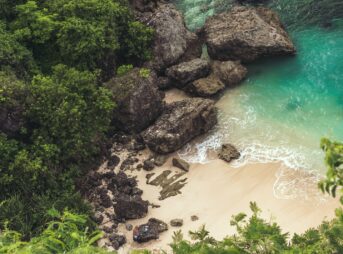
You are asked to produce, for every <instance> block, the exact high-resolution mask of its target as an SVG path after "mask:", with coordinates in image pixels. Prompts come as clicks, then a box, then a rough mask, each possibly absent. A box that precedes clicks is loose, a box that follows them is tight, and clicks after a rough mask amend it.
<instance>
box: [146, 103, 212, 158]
mask: <svg viewBox="0 0 343 254" xmlns="http://www.w3.org/2000/svg"><path fill="white" fill-rule="evenodd" d="M216 123H217V109H216V107H215V106H214V102H213V101H212V100H208V99H201V98H191V99H185V100H182V101H177V102H173V103H171V104H169V105H168V106H167V107H166V109H165V111H164V112H163V114H162V115H161V116H160V117H159V118H158V119H157V121H156V122H155V123H154V124H153V125H152V126H150V127H149V128H148V129H146V130H145V131H144V132H143V134H142V136H143V139H144V141H145V143H146V144H147V146H148V147H149V148H150V149H151V150H152V151H154V152H156V153H160V154H167V153H171V152H174V151H176V150H178V149H179V148H181V147H182V146H183V145H185V144H186V143H187V142H189V141H190V140H192V139H193V138H194V137H196V136H199V135H201V134H204V133H206V132H207V131H209V130H210V129H211V128H212V127H213V126H214V125H215V124H216Z"/></svg>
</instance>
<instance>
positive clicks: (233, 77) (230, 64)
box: [211, 61, 248, 87]
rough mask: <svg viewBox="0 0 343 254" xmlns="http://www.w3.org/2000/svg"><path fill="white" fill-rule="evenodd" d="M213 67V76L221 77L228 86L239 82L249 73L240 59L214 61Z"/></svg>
mask: <svg viewBox="0 0 343 254" xmlns="http://www.w3.org/2000/svg"><path fill="white" fill-rule="evenodd" d="M211 68H212V74H213V76H215V77H217V78H219V79H220V80H221V81H222V82H223V83H224V84H225V85H226V86H228V87H230V86H234V85H237V84H239V83H240V82H241V81H242V80H243V79H244V78H245V76H246V75H247V73H248V70H247V69H246V68H245V67H244V66H243V65H241V64H240V62H239V61H225V62H221V61H213V62H212V63H211Z"/></svg>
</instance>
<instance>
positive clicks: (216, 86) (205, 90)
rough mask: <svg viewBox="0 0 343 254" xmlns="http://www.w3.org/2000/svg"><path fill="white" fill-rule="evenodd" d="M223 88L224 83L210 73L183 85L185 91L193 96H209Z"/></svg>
mask: <svg viewBox="0 0 343 254" xmlns="http://www.w3.org/2000/svg"><path fill="white" fill-rule="evenodd" d="M224 88H225V85H224V83H223V82H221V80H220V79H218V78H217V77H215V76H213V75H211V76H209V77H207V78H202V79H198V80H195V81H193V82H192V83H190V84H188V85H187V86H186V87H185V91H186V92H187V93H189V94H191V95H193V96H199V97H211V96H214V95H216V94H218V93H219V92H220V91H222V90H223V89H224Z"/></svg>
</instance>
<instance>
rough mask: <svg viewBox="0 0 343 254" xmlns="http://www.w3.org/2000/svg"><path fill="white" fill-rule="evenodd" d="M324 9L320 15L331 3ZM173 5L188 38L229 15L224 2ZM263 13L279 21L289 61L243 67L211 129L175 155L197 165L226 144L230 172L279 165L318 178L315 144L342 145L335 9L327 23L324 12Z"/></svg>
mask: <svg viewBox="0 0 343 254" xmlns="http://www.w3.org/2000/svg"><path fill="white" fill-rule="evenodd" d="M318 2H320V3H322V4H323V3H324V2H325V1H318ZM326 2H327V5H326V6H327V8H328V9H329V8H330V6H332V4H333V3H334V1H326ZM176 4H177V6H178V7H179V8H180V9H181V10H182V11H183V13H184V15H185V20H186V22H187V25H188V26H189V28H190V29H192V30H194V29H196V28H198V27H200V26H201V25H202V24H203V23H204V22H205V20H206V18H207V16H211V15H213V14H215V13H217V12H220V11H222V10H224V9H229V8H230V6H231V4H232V2H230V1H225V2H224V1H206V0H197V1H190V0H180V1H176ZM330 4H331V5H330ZM270 6H271V7H272V8H273V9H275V10H276V11H278V12H279V14H280V16H281V18H282V19H283V20H284V23H285V25H286V28H287V30H288V32H289V33H290V35H291V37H292V39H293V41H294V43H295V45H296V47H297V55H296V56H295V57H282V58H272V59H263V60H259V61H257V62H255V63H253V64H250V65H248V66H247V67H248V70H249V75H248V78H247V79H246V80H245V81H244V82H243V83H242V84H241V85H240V86H238V87H235V88H233V89H230V90H226V92H225V94H224V95H223V96H222V98H221V99H220V100H219V102H218V103H217V105H218V107H219V109H220V114H219V124H218V126H217V128H216V129H215V130H214V131H213V132H212V134H210V135H209V136H207V137H206V138H205V139H203V140H198V141H197V142H194V143H193V144H191V145H189V146H187V147H186V148H185V149H183V151H181V152H180V155H181V156H182V157H183V158H185V159H187V160H189V161H191V162H200V163H204V162H207V161H209V160H210V159H211V157H210V156H209V155H208V151H209V150H212V149H217V148H218V147H219V146H220V145H221V144H222V143H224V142H230V143H233V144H235V145H236V146H237V147H238V148H239V149H240V150H241V152H242V156H241V159H240V160H238V161H236V162H235V163H234V166H237V167H238V166H242V165H243V164H246V163H256V162H274V161H275V162H277V161H281V162H282V163H283V165H284V166H286V167H287V168H292V169H305V170H309V171H315V172H320V173H323V172H324V171H325V166H324V163H323V154H322V152H321V150H320V148H319V144H320V139H321V138H322V137H328V138H330V139H332V140H337V141H342V140H343V74H342V73H343V15H341V13H342V12H340V11H341V10H343V8H342V9H341V10H337V8H336V9H335V12H334V13H329V14H331V15H330V16H329V17H328V11H327V10H326V9H324V8H322V9H320V10H318V9H316V8H317V7H316V6H312V5H310V4H308V5H306V4H303V5H301V4H299V2H298V5H296V4H294V3H293V1H288V3H287V1H281V0H279V1H273V2H271V3H270ZM323 6H324V5H323ZM337 6H338V7H343V6H342V4H339V5H337ZM337 6H336V7H337ZM315 7H316V8H315ZM319 7H320V6H319ZM304 13H307V14H306V15H307V16H305V15H304ZM304 18H306V19H304Z"/></svg>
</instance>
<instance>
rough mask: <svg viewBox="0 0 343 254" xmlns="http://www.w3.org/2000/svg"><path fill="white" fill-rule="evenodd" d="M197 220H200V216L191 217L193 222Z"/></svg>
mask: <svg viewBox="0 0 343 254" xmlns="http://www.w3.org/2000/svg"><path fill="white" fill-rule="evenodd" d="M197 220H199V217H198V216H196V215H192V216H191V221H197Z"/></svg>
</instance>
